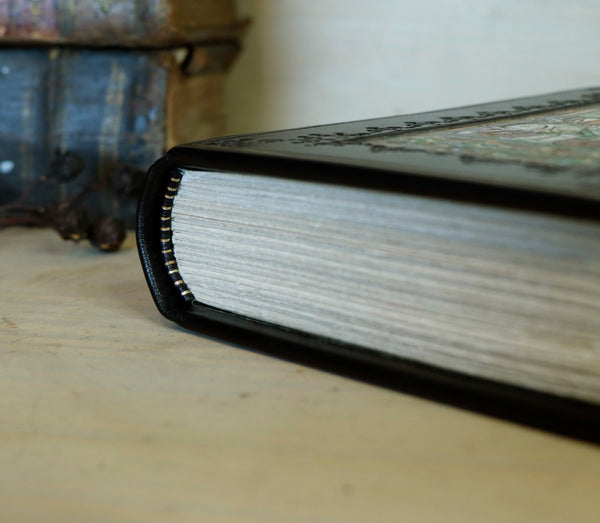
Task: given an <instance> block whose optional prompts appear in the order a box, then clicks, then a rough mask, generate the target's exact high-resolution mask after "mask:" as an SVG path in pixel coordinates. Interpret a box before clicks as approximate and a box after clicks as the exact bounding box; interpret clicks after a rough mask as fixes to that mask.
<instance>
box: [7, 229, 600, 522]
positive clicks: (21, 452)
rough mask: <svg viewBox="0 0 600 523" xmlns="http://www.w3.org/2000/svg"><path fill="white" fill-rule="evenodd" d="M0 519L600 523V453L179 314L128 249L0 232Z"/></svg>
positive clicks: (129, 245)
mask: <svg viewBox="0 0 600 523" xmlns="http://www.w3.org/2000/svg"><path fill="white" fill-rule="evenodd" d="M0 260H1V261H0V263H1V267H2V275H1V277H0V278H1V280H0V282H1V287H0V302H1V305H0V521H2V522H4V521H7V522H20V521H45V522H48V521H57V522H70V521H74V522H79V521H85V522H86V523H89V522H96V521H98V522H112V521H127V522H129V521H140V522H154V521H156V522H164V521H177V522H187V521H190V522H205V521H206V522H217V523H219V522H230V521H233V522H238V521H239V522H245V521H251V522H287V521H290V522H323V523H329V522H367V521H369V522H370V521H393V522H396V521H477V522H480V521H486V522H495V521H498V522H506V521H513V522H514V521H528V522H530V521H544V522H548V521H561V522H562V521H578V522H579V521H598V517H599V515H598V514H599V513H600V496H599V495H598V490H599V488H600V447H597V446H593V445H589V444H585V443H582V442H578V441H574V440H569V439H566V438H562V437H558V436H555V435H551V434H547V433H543V432H539V431H536V430H532V429H528V428H524V427H520V426H517V425H513V424H510V423H507V422H503V421H499V420H495V419H490V418H487V417H484V416H480V415H477V414H473V413H469V412H465V411H462V410H458V409H455V408H451V407H448V406H444V405H439V404H436V403H433V402H430V401H425V400H422V399H418V398H415V397H412V396H408V395H404V394H400V393H398V392H393V391H390V390H386V389H383V388H378V387H375V386H372V385H367V384H365V383H361V382H358V381H352V380H350V379H347V378H343V377H339V376H335V375H331V374H328V373H325V372H320V371H317V370H313V369H309V368H304V367H301V366H298V365H297V364H293V363H289V362H286V361H281V360H278V359H275V358H271V357H268V356H265V355H262V354H260V353H256V352H251V351H247V350H243V349H241V348H238V347H233V346H230V345H226V344H222V343H219V342H218V341H216V340H213V339H207V338H205V337H202V336H200V335H198V334H193V333H190V332H187V331H185V330H183V329H181V328H179V327H177V326H175V325H174V324H171V323H170V322H168V321H166V320H164V319H162V318H161V317H160V315H159V313H158V312H157V311H156V309H155V307H154V304H153V302H152V300H151V298H150V294H149V292H148V290H147V288H146V285H145V282H144V279H143V276H142V272H141V269H140V267H139V262H138V258H137V253H136V251H135V246H134V242H133V239H132V238H130V240H129V241H128V243H127V244H126V246H125V248H124V249H123V250H122V251H121V252H118V253H116V254H101V253H98V252H96V251H94V250H93V249H92V248H90V247H89V246H88V245H84V244H80V245H74V244H71V243H66V242H63V241H62V240H60V239H59V238H58V236H57V235H56V234H55V233H53V232H52V231H40V230H27V229H7V230H3V231H0Z"/></svg>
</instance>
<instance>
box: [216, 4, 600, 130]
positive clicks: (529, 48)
mask: <svg viewBox="0 0 600 523" xmlns="http://www.w3.org/2000/svg"><path fill="white" fill-rule="evenodd" d="M238 8H239V11H240V13H241V14H242V15H248V16H250V17H252V19H253V24H252V26H251V28H250V29H249V31H248V33H247V36H246V39H245V48H244V50H243V53H242V55H241V56H240V58H239V60H238V62H237V63H236V64H235V65H234V67H233V68H232V71H231V74H230V76H229V81H228V88H227V92H226V104H227V111H228V118H229V130H230V132H231V133H241V132H250V131H260V130H269V129H277V128H285V127H298V126H304V125H312V124H317V123H330V122H336V121H346V120H354V119H361V118H368V117H377V116H385V115H391V114H399V113H405V114H406V113H411V112H418V111H425V110H433V109H440V108H445V107H452V106H460V105H467V104H472V103H478V102H484V101H490V100H494V99H502V98H510V97H516V96H521V95H528V94H538V93H545V92H551V91H555V90H561V89H570V88H576V87H589V86H593V85H600V0H569V1H567V0H238Z"/></svg>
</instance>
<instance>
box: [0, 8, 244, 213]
mask: <svg viewBox="0 0 600 523" xmlns="http://www.w3.org/2000/svg"><path fill="white" fill-rule="evenodd" d="M242 25H243V24H240V22H239V21H238V19H237V16H236V11H235V5H234V2H233V1H229V0H220V1H211V0H200V1H191V0H136V1H134V0H105V1H100V0H82V1H78V2H72V1H69V0H52V1H50V0H47V1H46V0H13V1H10V2H7V1H2V2H1V3H0V93H1V94H0V96H1V98H0V115H1V118H0V204H4V205H7V204H9V203H11V202H16V203H17V205H13V208H11V209H10V212H8V216H7V214H6V213H4V214H5V216H4V217H5V221H6V220H8V223H16V224H18V223H23V224H26V223H32V224H42V225H44V224H50V225H52V223H49V222H54V221H55V217H54V216H53V215H56V213H57V208H58V207H61V211H64V210H65V208H67V207H73V206H75V205H77V206H79V207H82V206H83V207H85V210H86V212H87V213H88V214H90V215H91V217H90V219H92V220H93V219H99V218H100V217H101V215H103V214H109V215H111V216H112V217H115V218H118V219H120V220H124V221H125V222H126V223H127V224H132V223H133V216H134V212H135V207H136V198H137V194H136V188H137V185H139V183H138V182H139V180H140V179H141V177H143V175H144V174H145V171H146V169H147V168H148V166H149V165H151V164H152V163H153V162H154V161H155V160H156V158H158V157H159V156H160V155H161V154H163V153H164V151H165V150H166V149H167V148H168V147H170V146H172V145H174V144H176V143H181V142H186V141H192V140H196V139H200V138H208V137H212V136H216V135H219V134H223V133H225V114H224V108H223V94H224V82H225V76H226V72H227V70H228V68H229V66H230V64H231V63H232V61H233V60H234V58H235V56H236V54H237V52H238V48H239V38H240V33H241V29H242ZM115 173H118V179H117V180H116V182H115V180H114V177H115ZM5 210H6V209H5Z"/></svg>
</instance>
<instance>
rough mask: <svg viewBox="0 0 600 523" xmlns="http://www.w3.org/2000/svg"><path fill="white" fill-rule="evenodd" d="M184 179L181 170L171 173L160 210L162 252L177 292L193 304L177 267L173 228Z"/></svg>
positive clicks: (164, 262)
mask: <svg viewBox="0 0 600 523" xmlns="http://www.w3.org/2000/svg"><path fill="white" fill-rule="evenodd" d="M182 177H183V172H182V171H180V170H175V171H173V172H172V173H171V177H170V179H169V183H168V184H167V190H166V191H165V194H164V197H163V202H162V207H161V210H160V243H161V250H160V252H161V255H162V259H163V264H164V266H165V269H166V271H167V274H168V275H169V277H170V278H171V281H172V282H173V285H174V286H175V288H176V289H177V292H179V294H180V295H181V296H182V297H183V299H185V301H187V302H193V301H194V295H193V294H192V291H190V289H189V288H188V286H187V285H186V284H185V282H184V281H183V279H182V278H181V274H179V268H178V267H177V261H176V260H175V253H174V251H173V230H172V227H171V225H172V221H171V220H172V210H173V200H174V198H175V196H176V195H177V191H178V190H179V184H180V182H181V178H182Z"/></svg>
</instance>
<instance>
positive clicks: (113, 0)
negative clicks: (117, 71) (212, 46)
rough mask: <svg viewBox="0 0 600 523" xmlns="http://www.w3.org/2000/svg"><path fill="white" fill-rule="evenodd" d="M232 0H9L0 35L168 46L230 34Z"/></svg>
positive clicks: (1, 12) (0, 13)
mask: <svg viewBox="0 0 600 523" xmlns="http://www.w3.org/2000/svg"><path fill="white" fill-rule="evenodd" d="M240 27H241V26H240V24H239V23H238V21H237V19H236V13H235V4H234V2H233V0H135V1H134V0H77V2H75V1H74V0H10V1H6V0H4V1H2V2H0V39H1V40H2V41H4V42H10V43H13V44H14V43H25V44H27V45H31V44H32V43H35V44H45V45H58V44H61V45H63V44H67V45H84V46H89V45H101V46H119V47H123V46H131V47H170V46H180V45H186V44H197V43H199V42H214V41H223V40H225V39H232V38H235V36H236V34H237V33H238V32H239V30H240Z"/></svg>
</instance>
